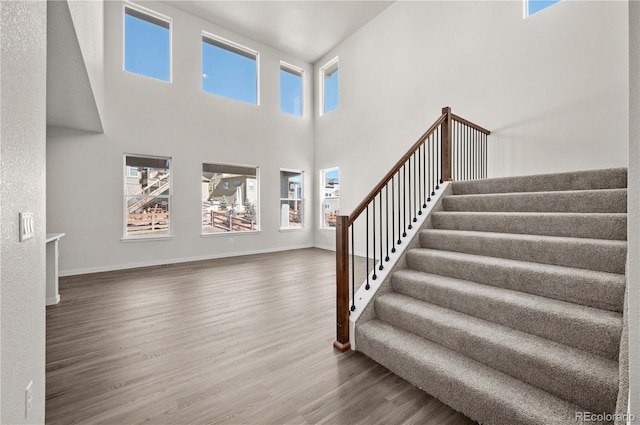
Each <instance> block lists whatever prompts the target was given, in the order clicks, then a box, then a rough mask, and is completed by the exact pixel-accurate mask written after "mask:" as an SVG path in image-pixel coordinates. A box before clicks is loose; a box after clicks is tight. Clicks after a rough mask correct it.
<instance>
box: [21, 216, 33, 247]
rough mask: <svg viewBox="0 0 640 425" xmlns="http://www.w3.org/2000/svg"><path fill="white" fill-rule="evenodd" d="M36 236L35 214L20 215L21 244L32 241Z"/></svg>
mask: <svg viewBox="0 0 640 425" xmlns="http://www.w3.org/2000/svg"><path fill="white" fill-rule="evenodd" d="M34 234H35V229H34V223H33V213H30V212H22V213H20V242H22V241H26V240H27V239H31V238H32V237H33V235H34Z"/></svg>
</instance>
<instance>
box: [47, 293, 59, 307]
mask: <svg viewBox="0 0 640 425" xmlns="http://www.w3.org/2000/svg"><path fill="white" fill-rule="evenodd" d="M59 302H60V294H57V295H56V296H55V297H49V298H47V301H46V305H47V306H49V305H56V304H58V303H59Z"/></svg>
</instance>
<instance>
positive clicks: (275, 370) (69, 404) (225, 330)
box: [46, 249, 475, 425]
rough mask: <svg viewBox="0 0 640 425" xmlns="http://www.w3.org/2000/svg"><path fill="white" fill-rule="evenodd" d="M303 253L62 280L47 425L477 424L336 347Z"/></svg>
mask: <svg viewBox="0 0 640 425" xmlns="http://www.w3.org/2000/svg"><path fill="white" fill-rule="evenodd" d="M334 269H335V257H334V254H333V253H332V252H327V251H322V250H318V249H305V250H298V251H287V252H280V253H272V254H262V255H253V256H247V257H234V258H227V259H219V260H210V261H200V262H194V263H183V264H176V265H169V266H159V267H150V268H144V269H134V270H125V271H118V272H108V273H99V274H91V275H83V276H73V277H68V278H61V280H60V295H61V298H62V301H61V302H60V304H58V305H56V306H50V307H47V400H46V423H47V424H142V423H147V424H260V425H270V424H287V425H288V424H290V425H294V424H295V425H301V424H367V425H373V424H381V425H382V424H385V425H388V424H427V425H429V424H434V425H435V424H437V425H449V424H452V425H453V424H473V423H475V422H473V421H471V420H470V419H468V418H466V417H465V416H463V415H462V414H460V413H457V412H455V411H454V410H452V409H451V408H449V407H447V406H445V405H443V404H442V403H440V402H439V401H438V400H436V399H434V398H432V397H430V396H428V395H427V394H426V393H424V392H422V391H421V390H418V389H417V388H415V387H413V386H412V385H411V384H409V383H407V382H406V381H404V380H403V379H401V378H399V377H397V376H396V375H394V374H392V373H391V372H389V371H388V370H386V369H385V368H384V367H382V366H380V365H378V364H377V363H375V362H374V361H372V360H370V359H369V358H367V357H365V356H364V355H362V354H360V353H358V352H353V351H351V352H347V353H344V354H340V353H338V352H337V351H335V350H334V349H333V348H332V343H333V340H334V337H335V326H334V323H335V283H334V276H335V270H334Z"/></svg>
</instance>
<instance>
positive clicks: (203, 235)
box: [200, 230, 262, 238]
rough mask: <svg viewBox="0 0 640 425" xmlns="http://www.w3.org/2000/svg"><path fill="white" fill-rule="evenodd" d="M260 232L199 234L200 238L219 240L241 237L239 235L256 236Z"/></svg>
mask: <svg viewBox="0 0 640 425" xmlns="http://www.w3.org/2000/svg"><path fill="white" fill-rule="evenodd" d="M261 232H262V231H261V230H247V231H246V232H219V233H201V234H200V237H201V238H219V237H224V236H241V235H257V234H260V233H261Z"/></svg>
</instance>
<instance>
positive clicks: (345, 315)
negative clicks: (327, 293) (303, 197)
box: [333, 215, 351, 352]
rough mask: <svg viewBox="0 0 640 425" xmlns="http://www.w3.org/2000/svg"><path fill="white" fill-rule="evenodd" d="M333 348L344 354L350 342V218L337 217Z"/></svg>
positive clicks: (349, 346) (344, 216)
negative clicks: (334, 337)
mask: <svg viewBox="0 0 640 425" xmlns="http://www.w3.org/2000/svg"><path fill="white" fill-rule="evenodd" d="M333 346H334V347H335V348H337V349H338V350H339V351H341V352H344V351H347V350H349V349H350V348H351V343H350V342H349V217H348V216H346V215H339V216H337V217H336V341H335V342H334V343H333Z"/></svg>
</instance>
